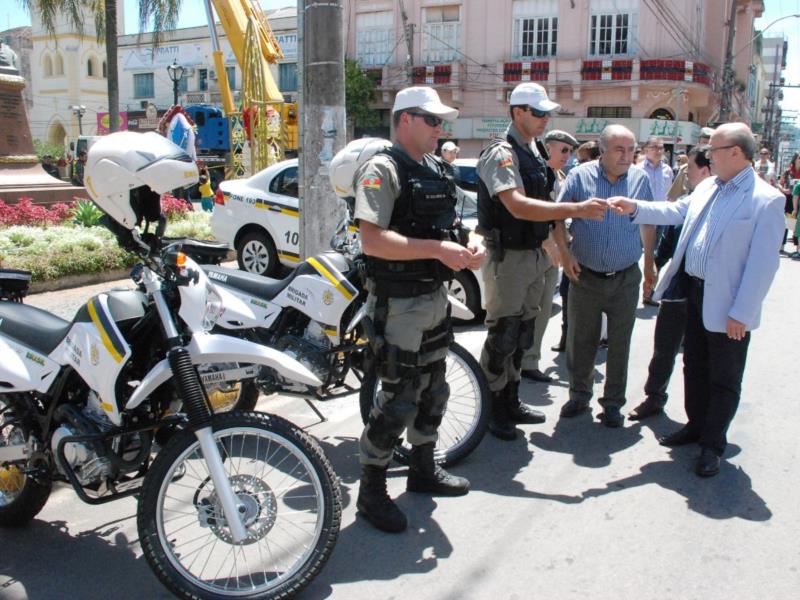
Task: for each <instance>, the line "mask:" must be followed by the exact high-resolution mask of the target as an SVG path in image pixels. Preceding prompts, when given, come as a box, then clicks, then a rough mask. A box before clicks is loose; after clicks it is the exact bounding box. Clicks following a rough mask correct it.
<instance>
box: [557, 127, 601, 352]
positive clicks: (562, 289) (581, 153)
mask: <svg viewBox="0 0 800 600" xmlns="http://www.w3.org/2000/svg"><path fill="white" fill-rule="evenodd" d="M575 154H576V156H577V157H578V164H579V165H582V164H583V163H587V162H589V161H590V160H597V159H598V158H600V146H598V144H597V142H595V141H590V142H584V143H583V144H581V145H580V146H578V149H577V150H576V152H575ZM569 229H570V228H569V222H565V223H564V231H565V235H567V238H568V239H567V243H569V236H570V233H569ZM553 239H555V238H553ZM558 295H559V296H561V337H560V338H559V340H558V343H557V344H556V345H555V346H551V347H550V350H552V351H553V352H564V350H566V349H567V328H568V326H569V316H568V315H567V313H568V311H567V302H568V301H569V277H567V276H565V275H564V273H563V270H562V273H561V282H560V283H559V284H558Z"/></svg>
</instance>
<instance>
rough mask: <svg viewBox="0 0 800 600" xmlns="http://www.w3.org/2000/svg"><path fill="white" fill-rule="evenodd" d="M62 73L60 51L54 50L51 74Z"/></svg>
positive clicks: (62, 59)
mask: <svg viewBox="0 0 800 600" xmlns="http://www.w3.org/2000/svg"><path fill="white" fill-rule="evenodd" d="M63 74H64V58H63V57H62V56H61V53H60V52H56V60H55V63H54V65H53V75H63Z"/></svg>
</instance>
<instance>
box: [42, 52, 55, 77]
mask: <svg viewBox="0 0 800 600" xmlns="http://www.w3.org/2000/svg"><path fill="white" fill-rule="evenodd" d="M44 76H45V77H52V76H53V59H52V58H50V55H49V54H45V57H44Z"/></svg>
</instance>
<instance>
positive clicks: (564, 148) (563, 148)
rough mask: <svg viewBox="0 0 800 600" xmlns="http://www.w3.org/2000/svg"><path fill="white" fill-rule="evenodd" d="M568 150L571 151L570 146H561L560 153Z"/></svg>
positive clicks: (566, 152)
mask: <svg viewBox="0 0 800 600" xmlns="http://www.w3.org/2000/svg"><path fill="white" fill-rule="evenodd" d="M570 152H572V148H571V147H570V146H562V147H561V154H569V153H570Z"/></svg>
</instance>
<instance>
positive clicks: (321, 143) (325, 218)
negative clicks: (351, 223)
mask: <svg viewBox="0 0 800 600" xmlns="http://www.w3.org/2000/svg"><path fill="white" fill-rule="evenodd" d="M342 3H343V0H326V2H317V1H316V0H298V5H297V9H298V10H297V13H298V37H299V38H300V39H299V40H298V49H299V51H300V52H299V53H300V56H299V61H298V62H299V64H300V68H301V73H302V76H301V81H300V102H299V110H300V120H299V123H300V140H301V146H300V148H299V149H298V152H299V157H300V170H299V174H300V190H299V206H300V230H299V232H300V257H301V259H302V258H308V257H309V256H314V255H315V254H319V253H320V252H324V251H326V250H329V249H330V240H331V237H332V236H333V234H334V233H335V231H336V226H337V225H338V224H339V221H340V220H341V219H342V218H343V217H344V215H345V214H346V212H345V211H346V208H345V206H344V203H343V202H341V201H340V200H339V199H338V198H337V196H336V194H334V192H333V187H332V186H331V183H330V180H329V178H328V165H329V164H330V162H331V159H332V158H333V156H334V155H335V154H336V152H338V151H339V150H340V149H341V148H343V147H344V145H345V136H346V115H345V104H344V37H343V36H344V27H343V23H342V15H343V7H342Z"/></svg>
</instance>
